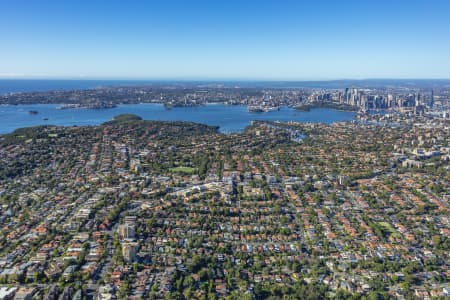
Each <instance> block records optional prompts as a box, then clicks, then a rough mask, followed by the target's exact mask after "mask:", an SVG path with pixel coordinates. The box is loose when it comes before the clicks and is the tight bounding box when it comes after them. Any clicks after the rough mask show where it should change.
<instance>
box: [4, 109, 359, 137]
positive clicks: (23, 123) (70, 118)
mask: <svg viewBox="0 0 450 300" xmlns="http://www.w3.org/2000/svg"><path fill="white" fill-rule="evenodd" d="M59 106H60V105H57V104H31V105H3V106H0V120H1V122H0V124H1V125H0V134H4V133H9V132H12V131H14V130H15V129H17V128H22V127H29V126H37V125H59V126H73V125H78V126H86V125H98V124H101V123H103V122H106V121H109V120H111V119H112V118H113V117H114V116H117V115H119V114H125V113H131V114H136V115H138V116H140V117H142V118H143V119H146V120H162V121H191V122H197V123H204V124H208V125H215V126H219V127H220V131H221V132H225V133H228V132H239V131H242V130H243V129H244V128H245V127H246V126H248V125H249V124H250V122H251V121H252V120H267V121H286V122H287V121H299V122H314V123H316V122H317V123H327V124H329V123H334V122H341V121H350V120H352V119H353V118H354V117H355V113H354V112H348V111H337V110H333V109H325V108H324V109H322V108H321V109H312V110H311V111H308V112H304V111H296V110H295V109H292V108H289V107H281V108H280V110H277V111H271V112H267V113H254V112H249V111H248V109H247V107H246V106H240V105H234V106H233V105H223V104H211V105H206V106H198V107H175V108H173V109H170V110H168V109H165V108H164V106H163V105H162V104H150V103H146V104H128V105H118V106H117V107H115V108H108V109H64V110H61V109H58V107H59ZM30 111H37V112H38V113H37V114H30V113H29V112H30ZM46 119H47V120H46Z"/></svg>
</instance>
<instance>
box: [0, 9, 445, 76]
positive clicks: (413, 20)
mask: <svg viewBox="0 0 450 300" xmlns="http://www.w3.org/2000/svg"><path fill="white" fill-rule="evenodd" d="M0 41H1V44H0V77H21V78H22V77H39V78H41V77H46V78H106V79H107V78H120V79H212V80H216V79H217V80H221V79H244V80H247V79H249V80H252V79H254V80H311V79H342V78H356V79H357V78H450V1H448V0H408V1H400V0H378V1H375V0H374V1H370V0H358V1H356V0H340V1H337V0H315V1H301V0H297V1H289V0H287V1H282V0H278V1H264V0H260V1H244V0H241V1H236V0H227V1H222V0H220V1H219V0H217V1H215V0H209V1H206V0H205V1H200V0H189V1H188V0H160V1H152V0H149V1H135V0H127V1H124V0H103V1H101V0H89V1H81V0H64V1H62V0H60V1H45V0H0Z"/></svg>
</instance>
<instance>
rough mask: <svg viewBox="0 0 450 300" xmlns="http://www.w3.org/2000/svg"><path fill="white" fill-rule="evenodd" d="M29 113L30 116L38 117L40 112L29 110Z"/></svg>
mask: <svg viewBox="0 0 450 300" xmlns="http://www.w3.org/2000/svg"><path fill="white" fill-rule="evenodd" d="M28 113H29V114H30V115H37V114H38V113H39V112H38V111H37V110H29V111H28Z"/></svg>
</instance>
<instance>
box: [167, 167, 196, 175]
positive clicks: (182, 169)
mask: <svg viewBox="0 0 450 300" xmlns="http://www.w3.org/2000/svg"><path fill="white" fill-rule="evenodd" d="M170 172H172V173H179V174H195V173H197V169H196V168H191V167H176V168H172V169H170Z"/></svg>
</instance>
